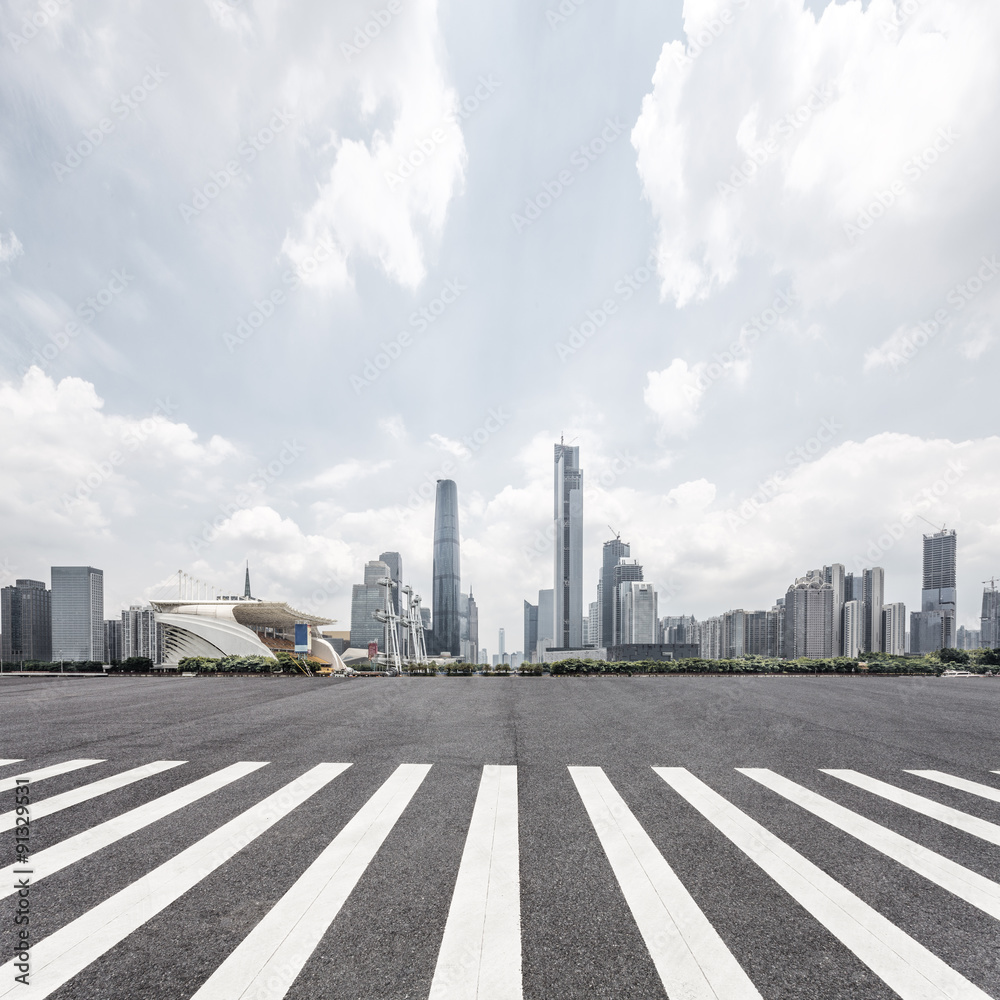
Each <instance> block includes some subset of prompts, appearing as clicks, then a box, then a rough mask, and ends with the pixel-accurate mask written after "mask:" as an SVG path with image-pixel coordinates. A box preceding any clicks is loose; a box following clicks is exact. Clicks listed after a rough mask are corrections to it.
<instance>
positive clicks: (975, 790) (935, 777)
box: [906, 771, 1000, 802]
mask: <svg viewBox="0 0 1000 1000" xmlns="http://www.w3.org/2000/svg"><path fill="white" fill-rule="evenodd" d="M906 773H907V774H915V775H916V776H917V777H918V778H926V779H927V780H928V781H936V782H937V783H938V784H939V785H948V786H949V787H950V788H957V789H958V790H959V791H961V792H968V793H969V794H970V795H978V796H979V797H980V798H983V799H992V801H994V802H1000V788H994V787H993V786H992V785H981V784H980V783H979V782H978V781H968V780H967V779H965V778H956V777H955V776H954V775H953V774H945V773H944V772H943V771H907V772H906ZM993 773H994V774H997V773H1000V772H997V771H994V772H993Z"/></svg>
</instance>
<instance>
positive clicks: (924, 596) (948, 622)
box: [910, 530, 958, 653]
mask: <svg viewBox="0 0 1000 1000" xmlns="http://www.w3.org/2000/svg"><path fill="white" fill-rule="evenodd" d="M957 549H958V538H957V535H956V533H955V531H954V530H952V531H948V530H941V531H938V532H935V534H933V535H924V566H923V570H924V572H923V588H922V590H921V593H920V611H919V612H917V611H914V612H913V614H911V615H910V648H911V650H912V651H913V652H914V653H934V652H937V651H938V650H939V649H950V648H952V647H953V646H954V645H955V642H956V631H957V628H956V626H957V621H956V618H957V615H958V589H957V575H958V574H957Z"/></svg>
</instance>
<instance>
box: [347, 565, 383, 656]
mask: <svg viewBox="0 0 1000 1000" xmlns="http://www.w3.org/2000/svg"><path fill="white" fill-rule="evenodd" d="M386 579H392V578H391V576H390V572H389V567H388V565H387V564H386V563H384V562H382V560H381V559H373V560H371V561H370V562H368V563H365V582H364V583H356V584H355V585H354V586H353V587H352V588H351V647H352V648H354V649H367V648H368V644H369V643H372V642H375V643H378V648H379V652H380V653H384V652H385V651H386V649H387V648H388V646H387V643H386V635H385V629H386V626H385V624H384V623H383V622H380V621H378V620H377V619H376V618H375V617H374V612H376V611H386V610H387V609H388V607H389V593H390V591H391V589H392V588H391V587H384V586H380V584H379V581H380V580H386Z"/></svg>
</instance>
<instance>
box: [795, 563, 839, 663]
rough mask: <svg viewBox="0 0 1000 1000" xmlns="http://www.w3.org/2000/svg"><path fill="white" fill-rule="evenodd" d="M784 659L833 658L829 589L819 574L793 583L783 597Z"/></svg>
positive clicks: (831, 598) (831, 601) (831, 611)
mask: <svg viewBox="0 0 1000 1000" xmlns="http://www.w3.org/2000/svg"><path fill="white" fill-rule="evenodd" d="M784 654H785V658H786V659H789V660H797V659H800V658H805V659H809V660H821V659H826V658H827V657H830V656H832V655H833V587H832V586H831V585H830V584H829V583H827V582H826V581H825V580H823V577H822V574H810V575H809V576H806V577H803V578H801V579H799V580H796V581H795V583H794V584H792V586H791V587H789V588H788V592H787V593H786V594H785V649H784Z"/></svg>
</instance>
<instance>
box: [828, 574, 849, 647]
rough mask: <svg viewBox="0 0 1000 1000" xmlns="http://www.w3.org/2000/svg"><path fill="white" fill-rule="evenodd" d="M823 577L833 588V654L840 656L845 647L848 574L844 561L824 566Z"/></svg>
mask: <svg viewBox="0 0 1000 1000" xmlns="http://www.w3.org/2000/svg"><path fill="white" fill-rule="evenodd" d="M823 579H824V580H825V581H826V582H827V583H828V584H830V586H831V587H832V588H833V655H834V656H840V655H841V650H842V649H843V647H844V636H843V609H844V601H845V597H844V591H845V590H846V588H847V574H846V573H845V571H844V565H843V563H834V564H833V565H832V566H824V567H823Z"/></svg>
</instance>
